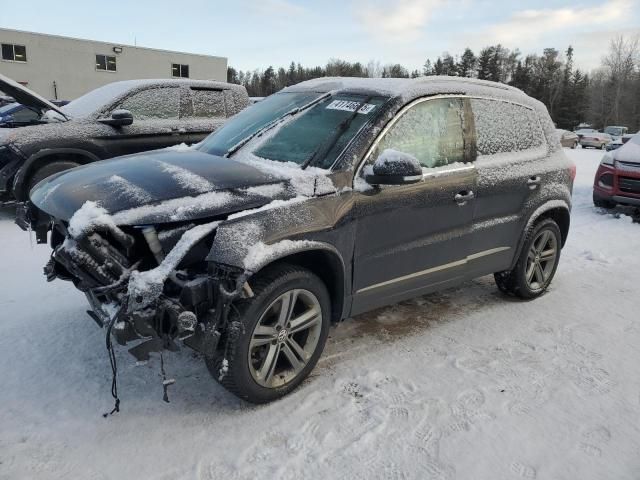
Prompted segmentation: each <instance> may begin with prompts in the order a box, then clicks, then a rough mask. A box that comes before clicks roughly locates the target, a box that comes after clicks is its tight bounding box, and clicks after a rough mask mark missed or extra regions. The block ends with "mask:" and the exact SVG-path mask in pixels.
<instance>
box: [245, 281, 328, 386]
mask: <svg viewBox="0 0 640 480" xmlns="http://www.w3.org/2000/svg"><path fill="white" fill-rule="evenodd" d="M321 330H322V309H321V307H320V302H319V301H318V298H317V297H316V296H315V295H314V294H313V293H311V292H310V291H308V290H303V289H293V290H288V291H286V292H284V293H282V294H281V295H280V296H278V297H277V298H276V299H275V300H274V301H273V302H272V303H271V304H270V305H269V306H268V307H267V308H266V310H265V311H264V313H263V314H262V316H261V317H260V320H258V323H257V324H256V327H255V329H254V331H253V333H252V335H251V340H250V343H249V352H248V356H249V370H250V372H251V376H252V377H253V379H254V380H255V382H256V383H258V384H259V385H261V386H263V387H266V388H276V387H279V386H282V385H285V384H287V383H289V382H291V381H292V380H293V379H294V378H296V377H297V376H298V375H300V373H301V372H302V371H303V370H304V368H305V366H306V365H307V364H308V363H309V360H310V359H311V357H312V355H313V353H314V352H315V350H316V347H317V345H318V340H319V339H320V333H321Z"/></svg>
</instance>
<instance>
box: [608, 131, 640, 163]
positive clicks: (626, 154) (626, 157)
mask: <svg viewBox="0 0 640 480" xmlns="http://www.w3.org/2000/svg"><path fill="white" fill-rule="evenodd" d="M613 158H614V160H617V161H619V162H631V163H640V133H637V134H636V135H634V136H633V137H631V140H629V141H628V142H627V143H625V144H624V145H622V146H621V147H620V148H618V149H616V150H614V151H613Z"/></svg>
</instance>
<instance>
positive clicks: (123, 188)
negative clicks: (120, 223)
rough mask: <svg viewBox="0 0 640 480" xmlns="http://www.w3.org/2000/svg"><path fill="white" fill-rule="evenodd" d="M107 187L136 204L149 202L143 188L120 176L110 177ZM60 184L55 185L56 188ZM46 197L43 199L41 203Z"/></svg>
mask: <svg viewBox="0 0 640 480" xmlns="http://www.w3.org/2000/svg"><path fill="white" fill-rule="evenodd" d="M106 183H107V185H109V186H110V187H111V188H112V189H113V190H115V192H114V193H116V194H117V195H120V196H123V197H126V198H127V199H129V200H134V201H136V202H148V201H149V200H151V198H152V197H151V194H150V193H149V192H147V191H146V190H145V189H144V188H142V187H139V186H138V185H135V184H133V183H131V182H130V181H129V180H127V179H125V178H122V177H121V176H120V175H112V176H111V177H109V178H108V179H107V181H106ZM59 185H60V184H57V185H56V187H58V186H59ZM52 190H53V189H52ZM48 195H51V192H47V196H48ZM45 199H46V197H44V198H43V200H42V201H43V202H44V200H45Z"/></svg>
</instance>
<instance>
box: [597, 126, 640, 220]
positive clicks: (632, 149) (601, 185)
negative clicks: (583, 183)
mask: <svg viewBox="0 0 640 480" xmlns="http://www.w3.org/2000/svg"><path fill="white" fill-rule="evenodd" d="M593 203H594V204H595V206H596V207H602V208H614V207H615V206H616V205H626V206H632V207H640V134H636V135H633V136H632V137H631V138H630V139H629V140H628V141H627V142H626V143H625V144H624V145H622V146H621V147H620V148H618V149H616V150H613V151H612V152H608V153H607V154H605V156H604V157H602V161H601V162H600V166H599V167H598V171H597V172H596V176H595V179H594V181H593Z"/></svg>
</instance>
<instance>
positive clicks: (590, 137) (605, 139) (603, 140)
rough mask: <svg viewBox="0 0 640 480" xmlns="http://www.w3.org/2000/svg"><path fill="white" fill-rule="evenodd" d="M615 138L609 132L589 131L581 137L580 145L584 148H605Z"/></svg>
mask: <svg viewBox="0 0 640 480" xmlns="http://www.w3.org/2000/svg"><path fill="white" fill-rule="evenodd" d="M612 140H613V139H612V138H611V135H609V134H608V133H602V132H587V133H584V134H582V136H581V137H580V145H582V148H587V147H593V148H601V149H602V150H604V149H605V148H606V146H607V145H608V144H609V143H611V141H612Z"/></svg>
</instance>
